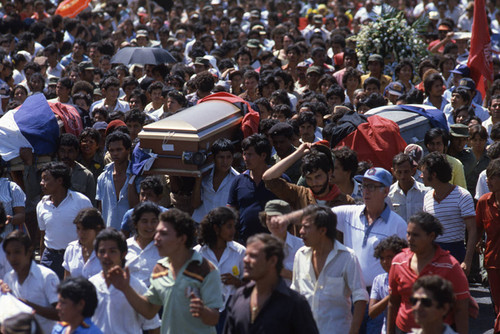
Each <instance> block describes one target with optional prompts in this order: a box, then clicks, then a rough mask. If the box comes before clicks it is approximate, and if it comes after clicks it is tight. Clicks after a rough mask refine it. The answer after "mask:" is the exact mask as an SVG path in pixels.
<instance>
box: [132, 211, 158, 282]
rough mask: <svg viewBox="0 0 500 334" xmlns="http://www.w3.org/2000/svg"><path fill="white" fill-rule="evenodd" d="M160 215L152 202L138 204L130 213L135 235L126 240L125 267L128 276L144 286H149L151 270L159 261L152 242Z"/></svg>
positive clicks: (156, 250)
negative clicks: (128, 273) (133, 277)
mask: <svg viewBox="0 0 500 334" xmlns="http://www.w3.org/2000/svg"><path fill="white" fill-rule="evenodd" d="M160 213H161V210H160V208H159V207H158V205H156V204H154V203H153V202H142V203H139V204H138V205H137V206H136V207H135V209H134V212H133V213H132V222H133V224H134V229H135V231H136V232H137V233H136V235H134V236H133V237H130V238H128V239H127V246H128V252H127V256H126V257H125V260H126V266H127V267H128V268H129V270H130V274H131V275H133V276H135V277H136V278H137V279H139V280H140V281H142V282H143V283H144V284H145V285H146V286H149V283H150V282H149V279H150V277H151V273H152V272H153V268H154V266H155V265H156V262H157V261H158V260H159V259H160V254H158V249H157V248H156V247H155V245H154V240H153V238H154V236H155V233H156V226H157V225H158V216H159V215H160Z"/></svg>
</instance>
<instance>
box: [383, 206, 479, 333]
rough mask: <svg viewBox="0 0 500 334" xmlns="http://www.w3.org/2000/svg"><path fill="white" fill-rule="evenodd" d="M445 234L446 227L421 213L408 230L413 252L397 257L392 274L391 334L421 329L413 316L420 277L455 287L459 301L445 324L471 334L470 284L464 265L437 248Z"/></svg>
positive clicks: (390, 285) (390, 274)
mask: <svg viewBox="0 0 500 334" xmlns="http://www.w3.org/2000/svg"><path fill="white" fill-rule="evenodd" d="M442 233H443V226H442V225H441V223H440V222H439V220H438V219H437V218H435V217H434V216H433V215H431V214H429V213H426V212H419V213H417V214H415V215H413V216H412V217H410V219H409V221H408V230H407V239H408V245H409V248H406V249H404V250H403V252H402V253H400V254H398V255H396V256H395V257H394V259H393V261H392V267H391V270H390V273H389V290H390V297H389V307H388V312H387V333H389V334H394V333H407V332H410V331H411V330H412V328H418V327H419V325H418V324H417V323H416V322H415V318H414V317H413V314H412V305H411V302H410V297H411V296H412V290H411V289H412V286H413V283H415V281H416V280H417V279H418V278H419V277H422V276H425V275H430V274H433V275H436V274H437V275H439V276H441V277H442V278H444V279H447V280H449V281H451V282H452V283H453V291H454V293H455V297H456V300H455V302H454V303H453V313H452V314H449V315H448V317H447V318H446V320H445V322H446V323H448V324H452V323H454V324H455V325H456V328H457V331H458V333H461V334H465V333H468V330H469V314H468V306H469V300H471V297H470V294H469V283H468V281H467V277H466V276H465V274H464V271H463V269H462V268H461V266H460V263H459V262H458V261H457V260H456V259H455V258H454V257H453V256H451V255H450V253H449V252H447V251H444V250H442V249H441V247H439V245H437V244H436V242H435V240H436V238H437V237H438V236H439V235H441V234H442Z"/></svg>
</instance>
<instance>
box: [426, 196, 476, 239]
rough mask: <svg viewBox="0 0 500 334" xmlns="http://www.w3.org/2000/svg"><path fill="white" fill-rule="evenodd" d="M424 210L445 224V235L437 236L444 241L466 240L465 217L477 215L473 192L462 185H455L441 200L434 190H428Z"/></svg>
mask: <svg viewBox="0 0 500 334" xmlns="http://www.w3.org/2000/svg"><path fill="white" fill-rule="evenodd" d="M424 212H428V213H430V214H432V215H433V216H434V217H436V218H437V219H439V221H440V222H441V225H443V229H444V233H443V235H440V236H439V237H437V238H436V241H437V242H443V243H450V242H458V241H464V240H465V221H464V218H467V217H474V216H476V211H475V210H474V201H473V200H472V196H471V194H470V193H469V192H468V191H467V190H465V189H464V188H462V187H460V186H455V189H453V190H452V191H451V193H449V194H448V196H446V197H445V198H444V199H443V200H442V201H441V202H437V201H436V200H435V199H434V190H432V191H428V192H427V194H425V197H424Z"/></svg>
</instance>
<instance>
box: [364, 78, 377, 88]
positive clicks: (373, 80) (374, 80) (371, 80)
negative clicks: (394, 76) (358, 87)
mask: <svg viewBox="0 0 500 334" xmlns="http://www.w3.org/2000/svg"><path fill="white" fill-rule="evenodd" d="M368 85H376V86H377V88H378V90H380V87H381V84H380V80H379V79H377V78H375V77H369V78H366V80H365V81H364V82H363V89H365V90H366V87H367V86H368Z"/></svg>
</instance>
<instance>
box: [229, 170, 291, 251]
mask: <svg viewBox="0 0 500 334" xmlns="http://www.w3.org/2000/svg"><path fill="white" fill-rule="evenodd" d="M282 178H284V179H285V180H286V181H287V182H290V179H289V178H288V176H286V175H285V174H283V175H282ZM277 198H278V197H276V195H274V194H273V193H272V192H271V191H269V190H268V189H267V188H266V186H265V184H264V181H260V183H259V184H255V182H254V181H253V179H252V178H251V177H250V171H249V170H246V171H244V172H243V173H242V174H240V175H238V176H236V178H235V179H234V181H233V184H232V185H231V189H230V190H229V197H228V200H227V204H228V205H230V206H233V207H235V208H236V209H238V211H239V214H240V226H239V241H240V243H242V244H246V241H247V239H248V237H250V236H252V235H254V234H257V233H262V232H266V229H265V228H264V226H262V224H261V223H260V220H259V213H260V212H261V211H264V207H265V206H266V203H267V202H268V201H270V200H273V199H277Z"/></svg>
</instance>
